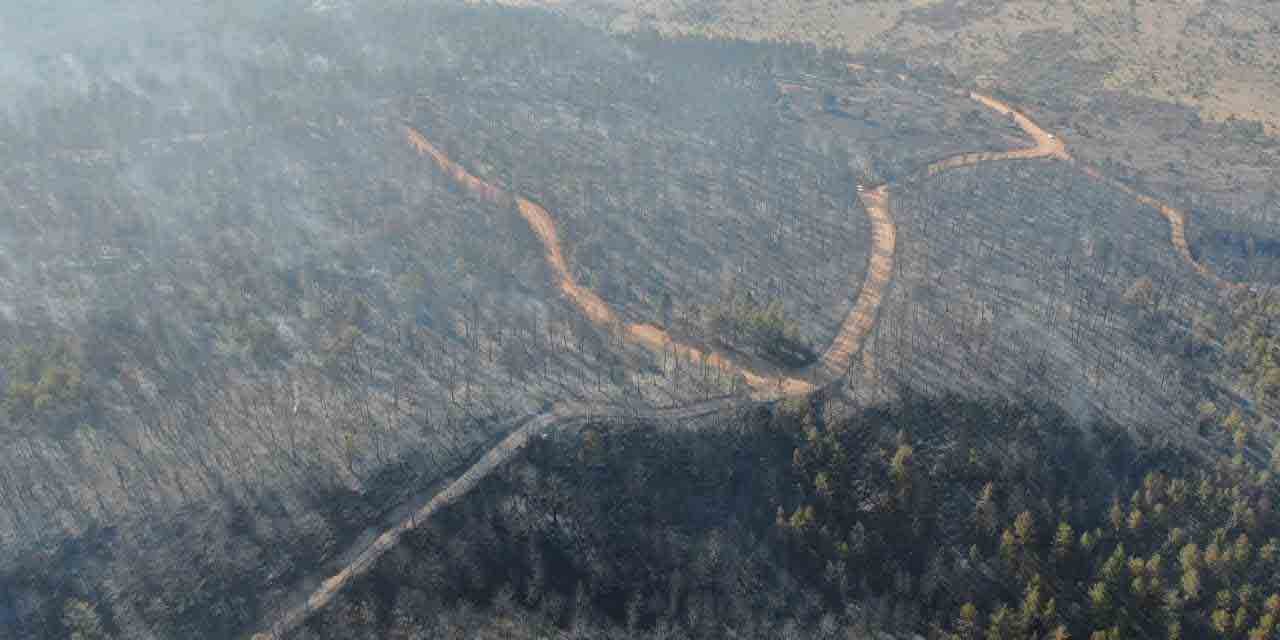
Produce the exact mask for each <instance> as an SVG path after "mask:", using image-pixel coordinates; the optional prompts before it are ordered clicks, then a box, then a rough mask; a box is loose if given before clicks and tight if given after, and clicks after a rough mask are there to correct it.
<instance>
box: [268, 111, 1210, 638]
mask: <svg viewBox="0 0 1280 640" xmlns="http://www.w3.org/2000/svg"><path fill="white" fill-rule="evenodd" d="M969 97H970V98H972V99H973V100H975V101H977V102H978V103H980V104H982V105H983V106H985V107H987V108H989V109H991V110H993V111H996V112H998V113H1000V114H1002V115H1007V116H1010V117H1011V118H1012V120H1013V121H1014V122H1015V123H1016V124H1017V125H1018V127H1019V128H1020V129H1022V131H1023V132H1025V133H1026V134H1027V135H1028V136H1030V137H1031V139H1032V140H1033V141H1034V142H1035V144H1034V145H1033V146H1031V147H1026V148H1021V149H1014V150H1010V151H1002V152H980V153H965V154H960V155H956V156H952V157H949V158H946V159H943V160H939V161H937V162H934V163H932V164H929V165H928V166H926V167H925V168H924V171H925V172H926V173H927V174H928V175H934V174H937V173H940V172H942V171H946V170H949V169H954V168H958V167H965V166H971V165H975V164H980V163H983V162H993V161H1004V160H1030V159H1037V158H1055V159H1059V160H1062V161H1066V162H1074V160H1073V158H1072V157H1071V155H1070V154H1069V153H1067V150H1066V147H1065V145H1064V144H1063V142H1062V140H1060V139H1058V138H1057V137H1055V136H1054V135H1052V134H1050V133H1049V132H1047V131H1045V130H1044V129H1043V128H1041V127H1040V126H1039V125H1037V124H1036V123H1035V122H1033V121H1032V120H1031V119H1030V118H1028V117H1027V116H1026V115H1024V114H1023V113H1021V112H1019V111H1017V110H1015V109H1013V108H1012V107H1010V106H1009V105H1007V104H1005V103H1004V102H1001V101H1000V100H997V99H995V98H993V97H990V96H986V95H982V94H978V93H970V94H969ZM401 126H402V129H403V133H404V136H405V139H406V140H407V141H408V142H409V144H411V145H412V146H413V147H414V148H415V149H416V150H417V151H418V152H419V153H421V154H423V155H426V156H429V157H430V158H431V159H432V160H433V161H434V162H435V163H436V164H437V165H438V166H439V167H440V168H441V169H442V170H443V171H444V172H445V173H447V174H448V175H449V176H450V177H451V178H452V179H453V180H455V181H457V183H458V184H459V185H460V186H462V187H463V188H465V189H467V190H468V191H470V192H471V193H472V194H474V195H476V196H477V197H480V198H483V199H485V200H487V201H489V202H493V203H495V204H500V205H508V204H510V203H512V202H514V203H515V204H516V207H517V209H518V211H519V212H520V215H521V217H523V218H524V219H525V221H526V222H527V223H528V224H529V226H530V227H531V228H532V229H533V231H534V233H535V234H536V235H537V236H538V239H539V240H540V241H541V242H542V245H543V250H544V255H545V257H546V260H547V263H548V265H550V267H551V269H552V271H553V272H554V275H555V278H556V280H557V287H558V288H559V290H560V292H561V294H563V295H564V296H565V297H566V298H568V299H569V300H570V301H571V302H572V303H573V304H574V306H576V307H577V308H578V309H579V310H580V311H581V312H582V313H583V315H584V316H586V317H587V318H588V319H590V320H591V321H592V322H593V323H595V324H596V325H598V326H601V327H605V328H613V327H619V326H621V327H622V328H623V330H624V332H625V337H626V339H627V340H629V341H631V342H633V343H636V344H640V345H643V346H645V347H647V348H649V349H653V350H655V351H663V350H668V349H671V350H675V351H676V352H677V353H680V354H681V355H682V356H684V357H686V358H688V357H695V358H699V359H701V358H704V357H705V358H706V360H707V362H708V364H711V365H714V366H716V367H720V368H722V369H724V370H726V371H730V372H734V373H737V374H740V375H742V376H743V377H744V378H745V379H746V381H747V383H748V384H749V385H750V386H751V388H752V390H753V391H752V393H751V396H750V398H749V399H748V398H732V397H730V398H720V399H717V400H711V401H707V402H700V403H694V404H690V405H686V406H683V407H676V408H671V409H663V410H656V411H650V412H647V413H644V414H642V415H641V416H639V417H643V418H647V419H652V420H688V419H691V418H695V417H699V416H704V415H709V414H712V413H716V412H722V411H726V410H730V409H733V408H735V407H739V406H741V405H743V404H745V403H749V402H758V401H768V400H777V399H779V398H781V397H785V396H796V395H804V394H808V393H810V392H812V391H814V390H816V389H819V388H823V387H825V386H827V385H829V384H831V383H833V382H835V381H838V380H840V379H842V378H843V377H844V376H845V374H847V373H848V372H849V370H850V368H851V367H852V365H853V361H854V358H855V356H856V355H857V353H858V351H859V350H860V349H861V348H862V345H863V341H864V340H865V338H866V336H867V335H868V334H869V333H870V331H871V329H872V328H873V327H874V326H875V321H876V315H877V312H878V311H879V308H880V304H881V301H882V300H883V298H884V295H885V293H886V291H887V290H888V287H889V285H890V283H891V281H892V277H893V270H894V254H895V250H896V245H897V228H896V227H895V225H894V223H893V218H892V215H891V212H890V208H889V191H890V185H889V184H884V185H880V186H878V187H876V188H873V189H868V190H866V191H865V192H863V193H861V194H860V195H859V197H860V199H861V201H862V204H863V205H864V208H865V209H866V211H867V215H868V217H870V219H871V224H872V252H871V257H870V264H869V265H868V268H867V273H866V276H865V279H864V280H863V283H862V287H861V289H860V290H859V293H858V298H857V300H856V301H855V302H854V304H853V306H852V308H851V309H850V311H849V313H848V314H847V316H846V317H845V319H844V321H843V322H842V323H841V327H840V330H839V332H838V333H837V334H836V337H835V338H834V339H833V340H832V342H831V345H830V346H829V347H828V348H827V349H826V351H825V352H824V353H823V355H822V356H821V358H819V360H818V361H817V362H815V363H814V364H813V365H810V366H809V367H808V368H806V370H804V371H803V372H802V373H801V374H800V375H799V376H798V377H789V376H784V377H771V376H768V375H765V374H760V373H756V372H753V371H750V370H749V369H746V368H745V367H742V366H739V365H737V364H735V363H734V362H732V361H731V360H730V359H729V358H727V357H725V356H722V355H720V354H717V353H705V352H703V351H701V350H699V349H698V348H696V347H693V346H689V345H684V344H680V343H678V342H676V341H674V340H673V339H672V338H671V336H670V335H668V334H667V333H666V332H665V331H663V330H662V329H661V328H659V327H657V326H654V325H651V324H626V325H623V324H622V323H621V321H620V320H619V316H618V314H617V313H616V312H615V311H614V310H613V309H611V308H610V307H609V305H608V304H607V303H606V302H605V301H604V300H603V299H601V298H600V297H599V296H598V295H596V294H595V293H594V292H592V291H590V290H589V289H586V288H584V287H582V286H581V285H579V284H578V283H577V282H576V281H575V280H574V279H573V275H572V272H571V271H570V270H569V265H568V263H567V262H566V261H565V258H564V252H563V250H562V248H561V245H560V239H559V234H558V232H557V230H556V225H555V221H554V219H553V218H552V217H551V214H550V213H548V212H547V211H546V209H544V208H542V207H541V206H539V205H538V204H536V203H534V202H532V201H530V200H528V199H525V198H523V197H520V196H515V195H511V194H507V193H506V192H504V191H503V190H502V189H500V188H498V187H497V186H495V185H492V184H490V183H488V182H486V181H484V180H482V179H480V178H478V177H476V176H474V175H472V174H471V173H470V172H468V171H467V170H466V169H464V168H463V167H461V166H460V165H458V164H457V163H456V162H454V161H453V160H451V159H450V158H449V157H448V156H446V155H445V154H444V153H443V152H442V151H440V149H439V148H437V147H436V146H435V145H433V144H432V143H431V142H430V141H429V140H427V138H426V137H425V136H423V135H422V133H421V132H419V131H418V130H416V129H414V128H413V127H412V126H411V125H409V124H408V123H402V124H401ZM1083 170H1084V171H1085V172H1086V173H1087V174H1088V175H1090V176H1092V177H1095V178H1097V179H1099V180H1104V181H1106V182H1109V183H1111V184H1115V185H1116V186H1118V187H1119V188H1121V189H1122V190H1124V191H1125V192H1126V193H1128V194H1130V195H1133V196H1134V197H1135V198H1137V200H1138V201H1139V202H1141V203H1142V204H1145V205H1148V206H1152V207H1155V208H1156V209H1157V210H1159V211H1160V212H1161V214H1162V215H1164V217H1165V218H1166V219H1168V220H1169V223H1170V227H1171V229H1172V231H1171V241H1172V242H1173V244H1174V246H1175V247H1176V248H1177V249H1178V251H1179V252H1180V253H1181V254H1182V255H1183V257H1184V258H1185V259H1187V260H1188V261H1190V262H1191V263H1192V264H1193V265H1195V266H1196V269H1197V270H1198V271H1199V272H1200V273H1202V274H1204V275H1205V276H1206V277H1209V278H1212V279H1213V280H1214V281H1215V282H1221V280H1220V279H1218V278H1217V277H1216V276H1214V275H1213V274H1212V273H1210V272H1209V270H1208V269H1207V268H1205V267H1204V266H1203V265H1200V264H1198V263H1196V261H1195V260H1194V258H1193V256H1192V255H1191V252H1190V249H1189V248H1188V246H1187V243H1186V236H1185V216H1184V215H1183V214H1182V213H1181V212H1179V211H1177V210H1176V209H1173V208H1172V207H1169V206H1167V205H1164V204H1163V203H1160V202H1159V201H1157V200H1155V199H1154V198H1151V197H1149V196H1144V195H1142V194H1140V193H1138V192H1136V191H1134V190H1133V189H1130V188H1129V187H1127V186H1126V185H1124V184H1122V183H1118V182H1116V181H1114V180H1111V179H1109V178H1107V177H1106V176H1103V175H1102V174H1101V173H1100V172H1098V171H1096V170H1094V169H1092V168H1089V167H1083ZM611 411H612V410H611V409H608V408H601V407H595V408H592V407H587V406H584V405H579V404H571V403H561V404H559V405H556V406H555V407H554V408H552V410H551V411H548V412H546V413H543V414H541V415H538V416H536V417H533V418H532V419H530V420H528V421H527V422H525V423H524V425H523V426H521V427H519V428H517V429H516V430H515V431H513V432H512V433H511V434H510V435H508V436H507V437H506V438H504V439H503V440H502V441H501V442H500V443H499V444H498V445H497V446H495V447H494V448H493V449H491V450H489V451H488V452H487V453H486V454H485V455H484V456H483V457H482V458H481V459H480V460H479V461H477V462H476V463H475V464H473V465H472V466H471V467H470V468H468V469H467V470H466V471H465V472H464V473H463V474H462V475H461V476H459V477H458V478H457V479H455V480H454V481H453V482H452V483H450V484H449V485H448V486H446V487H445V488H444V489H443V490H441V491H440V492H439V493H437V494H436V495H434V496H433V497H432V498H431V499H430V500H429V501H428V502H427V503H426V504H425V505H424V506H422V507H421V508H420V509H418V510H417V511H415V512H413V513H412V514H410V515H409V516H408V517H406V518H405V519H404V520H402V521H401V522H399V523H398V524H396V525H395V526H393V527H391V528H390V529H388V530H386V531H385V532H383V533H382V534H381V535H379V536H378V537H377V538H376V539H375V540H374V541H373V542H372V543H370V544H369V546H368V547H366V548H365V549H364V550H363V551H362V552H361V553H360V554H359V555H357V556H356V558H355V559H354V560H353V561H351V562H350V563H349V564H347V565H346V566H345V567H343V568H342V569H341V570H340V571H338V572H337V573H335V574H334V575H333V576H332V577H330V578H328V579H327V580H325V581H324V582H322V583H321V584H320V585H319V586H318V587H317V588H316V589H315V590H314V591H313V592H312V593H311V594H310V596H309V597H307V598H306V600H305V601H303V602H302V603H301V604H298V605H297V606H295V607H293V608H291V609H289V610H288V611H287V612H286V613H285V614H284V615H283V616H281V617H280V618H279V619H278V620H276V621H275V622H274V623H273V624H272V625H271V626H270V627H269V629H267V630H264V631H263V632H261V633H258V634H256V635H254V636H253V637H254V639H255V640H266V639H268V638H282V637H283V636H284V635H285V634H287V633H288V632H290V631H292V630H294V629H296V628H297V627H299V626H300V625H302V624H303V623H304V622H306V620H307V619H308V618H309V617H310V616H311V615H312V614H313V613H315V612H316V611H319V610H320V609H323V608H324V607H325V606H326V605H328V604H329V603H330V602H331V601H332V600H333V599H334V598H335V597H336V596H337V595H338V594H339V593H340V592H341V591H342V589H343V588H344V587H345V586H346V585H348V584H350V583H351V581H352V580H354V579H356V578H358V577H359V576H361V575H363V574H365V573H367V572H368V571H370V570H371V569H372V567H373V566H374V564H375V563H376V562H377V560H378V559H379V558H381V557H382V556H383V555H384V554H386V553H387V552H388V551H390V550H391V549H393V548H394V547H395V546H396V545H397V544H398V543H399V541H400V539H401V537H403V536H404V534H405V533H406V532H408V531H410V530H412V529H413V528H415V527H417V526H418V525H419V524H420V523H422V522H423V521H425V520H426V519H428V518H429V517H431V515H432V514H434V513H435V512H436V511H439V510H440V509H441V508H443V507H445V506H447V505H449V504H451V503H453V502H455V501H457V500H458V499H460V498H461V497H462V496H464V495H466V494H467V493H468V492H469V491H471V490H472V489H473V488H474V487H475V486H476V485H477V484H479V482H480V481H481V480H482V479H484V478H485V477H486V476H488V475H489V474H490V473H493V471H494V470H496V469H498V468H500V467H501V466H502V465H503V464H505V463H506V462H507V461H509V460H511V459H512V458H513V457H515V455H516V454H517V453H518V452H519V451H520V450H521V449H523V448H524V447H525V446H526V445H528V443H529V442H530V440H531V439H533V438H534V437H543V436H545V435H547V434H549V433H550V432H552V431H553V430H566V429H570V428H572V427H573V426H575V425H580V424H582V423H584V422H586V421H588V420H592V419H596V420H598V419H603V418H609V417H611V416H612V417H621V414H617V413H616V412H615V413H610V412H611ZM631 417H633V418H634V417H636V416H631Z"/></svg>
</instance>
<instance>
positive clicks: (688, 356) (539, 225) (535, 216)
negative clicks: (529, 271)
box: [401, 124, 892, 400]
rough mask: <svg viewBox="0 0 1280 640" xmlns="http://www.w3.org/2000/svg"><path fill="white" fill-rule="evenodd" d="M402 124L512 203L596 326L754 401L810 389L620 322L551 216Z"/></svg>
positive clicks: (478, 184)
mask: <svg viewBox="0 0 1280 640" xmlns="http://www.w3.org/2000/svg"><path fill="white" fill-rule="evenodd" d="M401 126H402V127H403V130H404V135H405V139H406V140H408V142H409V144H411V145H412V146H413V147H414V148H415V149H417V150H418V153H421V154H423V155H426V156H428V157H430V158H431V159H432V160H434V161H435V163H436V165H437V166H439V167H440V169H441V170H442V171H444V172H445V173H446V174H448V175H449V176H450V177H451V178H453V180H454V181H456V182H457V183H458V184H459V185H461V186H462V187H463V188H464V189H466V190H468V191H470V192H471V193H472V194H473V195H475V196H477V197H479V198H482V199H484V200H486V201H488V202H491V203H494V204H497V205H500V206H507V205H509V204H510V203H512V202H514V203H515V205H516V208H517V210H518V211H519V212H520V217H522V218H524V220H525V222H527V223H528V224H529V227H530V228H531V229H533V232H534V234H535V235H537V236H538V240H539V241H541V242H542V248H543V255H544V257H545V258H546V261H547V264H548V265H549V266H550V267H551V270H552V272H553V274H554V277H555V279H556V286H557V288H559V290H560V293H562V294H563V295H564V296H565V297H566V298H568V299H569V301H570V302H572V303H573V305H574V306H575V307H577V308H578V310H579V311H580V312H582V314H583V315H584V316H586V317H587V319H588V320H590V321H591V322H592V323H594V324H595V325H596V326H598V327H601V328H603V329H606V330H609V331H616V330H619V329H620V330H621V331H622V333H623V337H624V338H626V340H627V341H629V342H632V343H635V344H639V345H642V346H644V347H646V348H648V349H649V350H651V351H653V352H655V353H660V354H661V353H672V354H674V355H677V356H679V357H681V358H683V359H685V360H691V361H697V362H705V363H706V364H707V365H708V366H712V367H716V368H717V369H720V370H722V371H726V372H729V373H732V374H735V375H740V376H742V378H743V379H744V380H746V383H747V385H748V386H750V387H751V388H752V389H753V390H754V392H753V394H752V395H753V397H755V398H757V399H762V400H763V399H770V398H773V397H776V396H777V395H778V394H779V393H781V394H784V395H799V394H805V393H809V392H811V391H813V389H814V388H815V387H814V384H813V383H812V382H811V381H809V380H805V379H802V378H793V377H790V376H779V377H773V376H768V375H763V374H760V373H756V372H754V371H752V370H750V369H748V368H746V367H743V366H740V365H738V364H736V363H734V362H733V361H732V360H730V359H729V358H728V357H727V356H724V355H721V354H719V353H715V352H713V351H704V350H702V349H699V348H697V347H694V346H690V345H686V344H682V343H679V342H677V341H675V340H674V339H672V338H671V336H670V335H669V334H668V333H667V332H666V331H664V330H662V329H661V328H660V327H657V326H655V325H652V324H640V323H623V322H622V320H621V319H620V318H619V316H618V314H617V312H615V311H614V310H613V309H612V308H610V307H609V304H608V303H606V302H605V301H604V300H602V299H601V298H600V296H598V295H596V293H595V292H594V291H591V290H590V289H587V288H586V287H583V286H582V285H580V284H578V282H577V281H576V280H575V279H574V277H573V272H572V271H570V270H569V263H568V262H567V261H566V260H565V258H564V250H563V248H562V247H561V245H560V234H559V231H557V229H556V223H555V220H554V219H553V218H552V217H551V214H550V213H548V212H547V210H546V209H544V208H543V207H542V206H541V205H539V204H537V203H535V202H533V201H531V200H529V199H527V198H524V197H521V196H518V195H514V194H508V193H506V192H505V191H503V190H502V189H500V188H498V187H497V186H495V185H493V184H491V183H488V182H486V181H484V180H482V179H480V178H478V177H476V176H474V175H472V174H471V173H470V172H469V171H467V170H466V169H464V168H463V167H462V166H460V165H459V164H458V163H456V162H454V161H453V160H452V159H450V158H449V157H448V156H447V155H445V154H444V152H442V151H440V149H439V148H437V147H436V146H435V145H433V144H431V142H430V141H429V140H427V138H426V137H425V136H423V135H422V133H421V132H419V131H418V130H417V129H414V128H413V127H412V126H410V125H408V124H402V125H401ZM890 235H892V234H890ZM890 253H892V249H890ZM890 259H892V258H890Z"/></svg>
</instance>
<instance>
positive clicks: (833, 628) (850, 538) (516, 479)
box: [294, 393, 1280, 640]
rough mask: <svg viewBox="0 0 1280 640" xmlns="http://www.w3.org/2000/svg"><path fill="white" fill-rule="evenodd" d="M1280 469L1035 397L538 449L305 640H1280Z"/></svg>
mask: <svg viewBox="0 0 1280 640" xmlns="http://www.w3.org/2000/svg"><path fill="white" fill-rule="evenodd" d="M1238 419H1239V418H1238V416H1237V417H1236V418H1231V419H1228V420H1224V421H1222V422H1218V423H1215V424H1214V425H1212V427H1213V428H1215V429H1225V428H1228V427H1229V426H1230V425H1229V424H1228V423H1229V422H1231V420H1238ZM1278 467H1280V459H1277V460H1275V461H1274V462H1273V466H1272V467H1271V468H1268V467H1266V466H1259V465H1255V464H1253V463H1250V462H1248V461H1247V460H1246V459H1245V457H1244V456H1242V455H1240V454H1239V450H1238V449H1237V453H1236V454H1235V455H1230V454H1228V455H1223V456H1221V457H1215V456H1209V457H1207V458H1206V457H1205V456H1204V455H1203V452H1202V451H1193V450H1191V449H1187V448H1178V447H1172V448H1152V447H1145V446H1141V445H1139V444H1138V443H1136V442H1135V441H1134V440H1132V439H1131V438H1130V437H1129V436H1127V435H1126V431H1125V429H1124V428H1123V427H1122V426H1121V425H1116V424H1107V423H1100V422H1099V423H1088V424H1085V423H1081V422H1079V421H1078V420H1077V419H1075V418H1073V417H1072V416H1071V415H1070V414H1067V413H1064V412H1063V411H1062V410H1061V409H1060V408H1058V407H1055V406H1053V405H1048V404H1043V403H1038V402H1034V401H1030V400H1027V401H1016V402H1006V401H990V402H985V401H975V400H967V399H963V398H961V397H959V396H941V397H924V396H918V395H913V394H910V393H908V394H906V395H905V396H904V399H902V400H900V401H897V402H893V403H889V404H879V405H875V406H855V405H849V404H845V403H843V402H826V403H823V404H821V405H819V406H814V405H810V404H807V403H795V402H791V403H783V404H781V405H778V406H776V407H774V408H773V409H771V410H763V409H762V410H758V411H751V412H747V413H745V414H743V415H737V416H733V417H724V418H721V422H720V423H719V424H716V425H713V426H710V427H707V428H704V429H700V430H697V431H689V430H684V429H664V428H663V426H662V425H653V424H634V423H630V424H626V423H621V424H619V423H613V424H595V425H590V426H588V427H587V428H586V429H585V430H584V431H583V432H582V433H580V434H578V435H574V436H565V437H562V438H556V439H554V440H551V441H548V442H540V443H538V445H537V446H536V447H534V448H532V449H531V450H530V451H529V452H528V454H527V456H525V457H524V459H522V460H521V461H519V462H518V463H516V464H513V465H510V466H508V467H507V468H506V469H505V470H504V471H503V472H502V473H501V474H500V475H498V476H495V477H491V478H490V479H489V480H487V481H486V482H485V484H484V485H483V486H482V487H481V488H479V489H478V490H477V491H475V492H474V493H473V494H472V495H471V498H470V499H469V500H468V501H467V502H466V503H464V504H460V505H457V506H456V507H455V508H451V509H450V510H449V511H447V512H446V513H444V514H441V515H442V517H440V518H437V519H433V520H432V521H431V522H429V523H427V524H425V525H424V526H422V527H421V528H420V529H419V530H418V531H415V532H414V533H413V534H412V536H411V538H410V539H409V540H408V541H407V542H406V543H405V544H404V545H403V549H402V551H401V552H399V553H396V554H394V555H390V556H388V557H387V558H386V559H385V560H384V561H383V562H382V563H381V564H380V566H379V567H378V569H377V571H376V572H375V573H374V574H372V575H371V576H370V577H368V578H367V579H365V580H363V581H362V582H361V583H359V585H358V586H357V588H356V589H354V590H353V591H351V592H350V593H349V595H348V597H347V598H346V599H345V600H344V601H343V602H341V603H340V604H339V605H338V606H335V607H332V608H331V609H330V610H328V611H326V612H324V613H323V615H321V616H320V617H318V618H317V619H316V620H314V621H313V622H312V623H311V624H310V625H309V626H308V627H307V628H306V629H305V630H303V631H300V632H299V633H297V634H295V636H294V637H297V638H339V637H342V638H365V637H367V638H376V637H456V638H462V637H529V638H533V637H546V636H547V635H548V634H552V635H555V634H561V633H563V634H565V636H564V637H573V638H696V637H741V638H837V637H855V638H856V637H871V634H872V633H873V632H889V633H891V634H893V635H895V636H898V637H907V636H910V635H912V634H920V635H923V636H927V637H930V638H965V639H969V638H1044V637H1053V638H1066V637H1072V638H1098V639H1104V638H1134V637H1137V638H1204V637H1229V638H1250V639H1258V640H1261V639H1263V638H1270V637H1273V635H1272V634H1274V632H1275V629H1276V622H1277V616H1280V582H1278V581H1277V576H1280V571H1278V569H1280V538H1278V537H1277V536H1280V521H1278V520H1277V514H1276V513H1275V501H1276V499H1277V498H1280V494H1278V491H1280V485H1278V484H1277V481H1276V476H1275V473H1276V472H1277V471H1280V468H1278ZM473 634H474V635H473Z"/></svg>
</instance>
